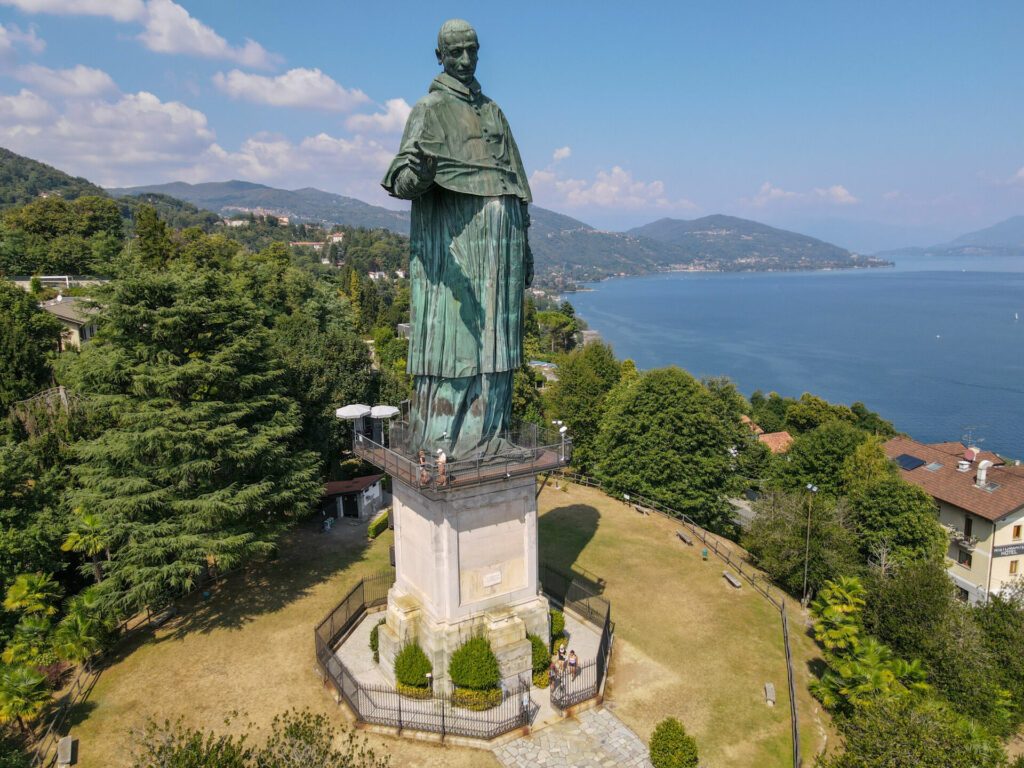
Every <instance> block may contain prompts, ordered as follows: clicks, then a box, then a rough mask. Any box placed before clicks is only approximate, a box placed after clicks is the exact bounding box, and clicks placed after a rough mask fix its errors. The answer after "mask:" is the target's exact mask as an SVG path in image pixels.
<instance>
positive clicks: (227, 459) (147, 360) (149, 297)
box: [67, 265, 319, 611]
mask: <svg viewBox="0 0 1024 768" xmlns="http://www.w3.org/2000/svg"><path fill="white" fill-rule="evenodd" d="M112 286H113V287H112V290H111V293H110V295H109V303H108V305H107V308H106V310H105V320H104V323H103V326H102V330H101V332H100V334H99V335H98V336H97V339H96V341H95V342H94V343H93V344H90V345H88V346H87V347H86V348H85V349H84V350H83V352H82V354H81V356H80V357H79V359H78V360H77V361H76V363H75V364H74V365H73V366H71V367H70V369H69V370H68V371H67V375H68V378H69V379H70V380H71V381H73V382H74V386H76V387H77V389H78V391H80V392H82V393H83V394H87V395H88V396H89V397H90V402H92V403H93V404H94V405H93V407H94V408H97V409H99V410H100V411H101V418H102V419H105V421H106V424H107V428H106V429H105V430H104V431H103V432H102V433H101V434H100V435H99V436H98V437H96V438H95V439H92V440H89V441H84V442H82V443H80V444H79V445H77V446H76V451H75V453H76V457H77V464H76V466H75V467H74V470H73V471H74V477H75V479H76V483H77V487H76V488H75V489H74V490H73V491H71V493H70V504H71V505H72V506H73V507H78V508H81V509H85V510H89V513H90V514H91V515H95V516H96V517H98V518H99V520H100V521H101V524H102V527H103V528H104V529H105V530H104V532H103V534H102V535H103V536H104V537H105V541H106V543H107V546H109V548H110V550H111V553H110V554H111V556H110V559H109V561H107V563H106V564H105V570H106V573H105V577H104V579H103V582H102V583H101V584H100V585H98V588H99V591H100V594H101V595H102V596H103V600H104V603H105V605H106V607H108V608H110V609H114V610H117V611H130V610H134V609H137V608H139V607H141V606H143V605H148V604H155V603H159V602H161V601H163V600H166V599H168V598H169V597H171V596H173V595H175V594H178V593H181V592H183V591H186V590H188V589H190V588H192V587H193V586H194V585H195V584H196V583H197V581H198V580H199V578H200V577H201V576H202V575H203V574H205V573H206V572H207V571H208V569H209V568H210V567H219V568H221V569H230V568H233V567H236V566H238V565H240V564H242V563H244V562H246V561H247V560H249V559H251V558H252V557H254V556H257V555H259V554H261V553H267V552H270V551H271V550H272V549H273V547H274V544H275V541H276V537H277V535H278V533H279V532H280V531H281V530H282V529H283V528H284V527H285V526H286V525H288V524H289V523H290V522H291V521H294V520H295V519H296V518H297V517H299V516H302V515H303V514H305V513H307V512H308V510H309V509H310V505H311V502H312V501H313V500H314V499H315V498H316V495H317V493H318V490H319V487H318V486H319V481H318V477H317V473H316V460H315V457H314V456H313V455H312V454H311V453H309V452H308V451H303V450H301V449H299V448H298V447H297V437H298V434H299V430H300V423H301V420H300V414H299V410H298V406H297V405H296V403H295V401H294V400H292V399H291V398H289V397H287V396H286V395H285V394H284V389H283V383H282V375H281V372H280V370H278V369H277V365H276V363H275V358H274V356H273V355H272V354H270V350H269V341H268V334H267V331H266V329H265V328H264V327H263V325H262V324H261V322H260V321H261V316H260V313H259V312H258V311H257V310H256V309H255V307H254V306H253V305H252V303H251V302H249V301H248V300H246V299H245V298H244V297H243V296H242V295H241V294H239V293H238V291H237V290H236V289H234V288H233V287H232V285H231V284H230V282H229V281H228V279H227V278H226V277H224V276H223V275H222V274H219V273H217V272H214V271H212V270H204V269H198V270H197V269H195V268H192V267H180V268H179V267H175V266H173V265H172V267H171V268H170V269H167V270H164V271H160V272H155V271H146V270H142V271H140V272H139V273H137V274H135V275H133V276H130V277H126V278H124V279H121V280H118V281H116V282H115V283H113V284H112Z"/></svg>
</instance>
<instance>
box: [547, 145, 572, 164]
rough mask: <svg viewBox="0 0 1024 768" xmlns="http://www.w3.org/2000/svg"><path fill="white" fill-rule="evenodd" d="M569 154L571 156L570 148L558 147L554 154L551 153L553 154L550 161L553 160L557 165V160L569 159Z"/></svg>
mask: <svg viewBox="0 0 1024 768" xmlns="http://www.w3.org/2000/svg"><path fill="white" fill-rule="evenodd" d="M571 154H572V147H559V148H558V149H556V150H555V151H554V153H553V154H552V155H551V159H552V160H553V161H554V162H556V163H557V162H558V161H559V160H565V159H566V158H567V157H569V156H570V155H571Z"/></svg>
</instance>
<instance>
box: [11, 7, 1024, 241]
mask: <svg viewBox="0 0 1024 768" xmlns="http://www.w3.org/2000/svg"><path fill="white" fill-rule="evenodd" d="M454 16H459V17H464V18H467V19H469V20H470V21H471V22H473V23H474V24H475V25H476V27H477V29H478V31H479V34H480V39H481V53H480V65H479V68H478V73H477V74H478V77H479V79H480V81H481V83H482V85H483V87H484V90H485V92H487V93H488V94H489V95H490V96H491V97H492V98H494V99H495V100H496V101H497V102H498V103H499V104H500V105H501V106H502V108H503V109H504V111H505V113H506V114H507V115H508V117H509V120H510V122H511V124H512V127H513V130H514V133H515V135H516V139H517V141H518V143H519V145H520V148H521V150H522V153H523V156H524V160H525V162H526V166H527V169H528V170H529V171H530V173H531V174H532V178H531V181H532V183H533V187H534V192H535V197H536V199H537V202H538V203H539V204H541V205H544V206H546V207H549V208H553V209H555V210H558V211H561V212H564V213H567V214H569V215H572V216H576V217H577V218H580V219H583V220H584V221H587V222H589V223H591V224H594V225H595V226H599V227H605V228H609V229H619V228H625V227H628V226H634V225H637V224H642V223H645V222H647V221H651V220H654V219H657V218H660V217H662V216H672V217H677V218H693V217H696V216H701V215H705V214H709V213H719V212H721V213H729V214H733V215H739V216H745V217H749V218H754V219H758V220H761V221H765V222H768V223H773V224H778V225H783V226H792V227H795V228H799V229H801V230H803V231H805V232H809V233H811V234H817V235H819V236H824V237H827V238H830V239H833V240H836V241H837V242H839V243H840V244H842V245H847V246H849V247H853V248H856V249H858V250H864V251H871V250H874V249H876V248H882V247H891V246H896V245H904V244H909V243H917V244H930V243H933V242H938V241H941V240H943V239H945V238H946V237H948V236H953V235H956V234H959V233H961V232H963V231H967V230H970V229H974V228H978V227H982V226H987V225H989V224H991V223H994V222H996V221H999V220H1001V219H1004V218H1006V217H1008V216H1011V215H1017V214H1021V213H1024V130H1022V129H1024V99H1022V98H1021V94H1022V90H1024V89H1022V87H1021V83H1024V56H1022V55H1021V39H1022V32H1024V3H1019V2H986V3H963V2H935V1H934V0H933V1H932V2H899V3H891V2H885V3H883V2H859V3H850V2H842V3H840V2H824V1H823V2H813V3H812V2H801V3H798V2H785V1H780V2H776V3H764V2H747V3H740V2H731V3H730V2H722V3H716V4H710V3H701V4H696V3H692V4H683V3H668V2H666V3H643V2H639V3H621V2H596V1H593V0H592V1H591V2H550V0H549V1H548V2H543V3H542V2H521V3H518V4H497V3H487V4H483V3H470V2H462V3H458V2H453V3H447V2H431V3H423V2H386V3H385V2H377V3H367V2H358V3H349V2H337V1H335V2H329V3H328V2H302V0H296V1H295V2H291V3H281V2H270V1H269V0H249V1H248V2H246V3H244V4H241V3H228V2H196V1H195V0H0V144H2V145H3V146H6V147H9V148H10V149H13V150H14V151H16V152H21V153H23V154H27V155H29V156H32V157H35V158H38V159H40V160H43V161H46V162H49V163H52V164H54V165H56V166H58V167H60V168H62V169H65V170H67V171H69V172H73V173H76V174H81V175H85V176H87V177H89V178H90V179H93V180H95V181H97V182H99V183H102V184H105V185H130V184H142V183H155V182H163V181H171V180H178V179H181V180H186V181H193V182H196V181H214V180H224V179H228V178H243V179H248V180H251V181H256V182H262V183H266V184H270V185H273V186H281V187H287V188H297V187H302V186H315V187H318V188H321V189H326V190H329V191H334V192H340V193H342V194H349V195H352V196H355V197H359V198H361V199H364V200H367V201H369V202H373V203H378V204H384V205H392V206H394V205H398V203H396V202H391V201H389V200H388V199H387V197H386V196H385V195H384V194H383V193H382V192H381V191H380V190H379V188H378V187H377V182H378V180H379V177H380V175H381V173H382V171H383V169H384V167H385V166H386V164H387V162H388V159H389V156H390V155H391V154H392V153H393V152H394V149H395V148H396V146H397V142H398V138H399V135H400V131H401V126H402V122H403V120H404V116H405V115H406V114H407V112H408V109H409V106H410V105H411V104H413V103H415V101H416V100H417V99H418V98H419V97H420V96H421V95H423V94H424V93H425V91H426V87H427V85H428V84H429V82H430V80H431V79H432V78H433V77H434V75H435V74H436V72H437V65H436V62H435V60H434V56H433V48H434V42H435V36H436V30H437V27H438V26H439V24H440V23H441V22H442V21H443V20H444V19H446V18H449V17H454Z"/></svg>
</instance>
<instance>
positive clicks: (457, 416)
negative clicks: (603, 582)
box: [382, 19, 533, 459]
mask: <svg viewBox="0 0 1024 768" xmlns="http://www.w3.org/2000/svg"><path fill="white" fill-rule="evenodd" d="M478 50H479V43H478V41H477V35H476V30H474V29H473V27H472V26H470V25H469V23H468V22H465V21H462V20H458V19H455V20H451V21H446V22H445V23H444V24H443V25H442V27H441V31H440V32H439V33H438V36H437V51H436V53H437V61H438V63H439V64H441V66H443V67H444V72H443V73H441V74H440V75H438V76H437V77H436V78H435V79H434V82H433V83H431V84H430V90H429V92H428V94H427V95H426V96H425V97H424V98H422V99H421V100H420V101H419V102H418V103H417V104H416V106H415V107H413V110H412V113H411V114H410V115H409V121H408V122H407V123H406V126H405V133H404V135H403V136H402V144H401V146H400V148H399V152H398V155H397V156H396V157H395V159H394V161H392V163H391V167H390V168H388V171H387V173H386V174H385V176H384V180H383V182H382V185H383V187H384V188H385V189H386V190H387V191H388V192H389V193H390V194H391V195H393V196H395V197H400V198H403V199H406V200H411V201H412V231H411V250H412V253H411V258H410V264H409V280H410V283H411V293H412V297H411V305H412V307H411V325H412V332H411V335H410V341H409V358H408V360H409V367H408V370H409V373H411V374H412V375H413V379H414V394H413V400H412V414H411V420H412V425H411V427H412V443H413V445H412V446H411V447H412V448H413V450H418V449H425V450H427V451H430V452H433V451H435V450H437V449H442V450H444V451H445V452H446V453H447V456H448V458H449V459H462V458H468V457H471V456H474V455H481V454H483V455H488V454H494V453H497V452H500V451H502V450H504V449H505V448H506V447H507V445H505V443H504V440H503V439H502V438H501V437H499V435H500V433H501V432H502V431H504V430H506V429H508V427H509V426H510V424H509V422H510V419H511V412H512V380H513V374H514V372H515V369H516V368H518V367H519V366H520V364H521V362H522V302H523V289H524V287H526V286H529V285H530V283H531V281H532V280H533V257H532V254H531V252H530V246H529V242H528V240H527V228H528V227H529V226H530V218H529V213H528V211H527V205H528V203H529V202H530V199H531V198H530V187H529V184H528V182H527V179H526V171H525V170H524V169H523V162H522V160H521V159H520V157H519V149H518V148H517V147H516V143H515V141H514V140H513V138H512V131H511V129H510V128H509V124H508V121H507V120H506V119H505V115H504V114H502V112H501V110H500V109H499V108H498V105H497V104H495V103H494V102H493V101H491V100H490V99H489V98H487V97H486V96H484V94H483V93H482V92H481V90H480V84H479V83H478V82H477V81H476V77H475V74H476V64H477V52H478Z"/></svg>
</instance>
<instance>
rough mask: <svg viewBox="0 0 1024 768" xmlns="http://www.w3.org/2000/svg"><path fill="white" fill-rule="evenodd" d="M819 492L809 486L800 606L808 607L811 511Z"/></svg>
mask: <svg viewBox="0 0 1024 768" xmlns="http://www.w3.org/2000/svg"><path fill="white" fill-rule="evenodd" d="M817 492H818V486H816V485H814V484H813V483H808V484H807V542H806V544H804V593H803V598H802V599H801V600H800V604H801V605H802V606H803V607H804V608H806V607H807V569H808V565H809V564H810V559H811V510H812V509H813V507H814V494H816V493H817Z"/></svg>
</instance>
